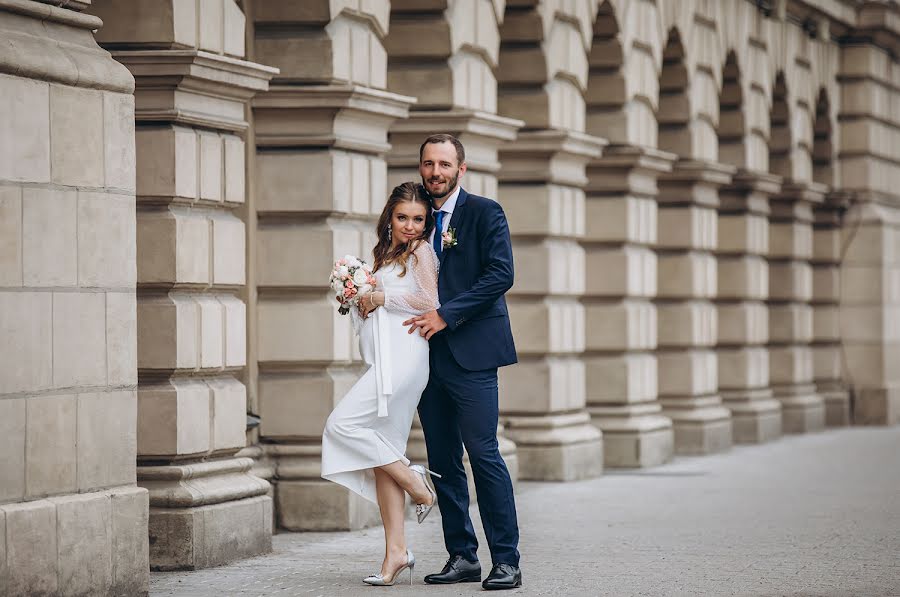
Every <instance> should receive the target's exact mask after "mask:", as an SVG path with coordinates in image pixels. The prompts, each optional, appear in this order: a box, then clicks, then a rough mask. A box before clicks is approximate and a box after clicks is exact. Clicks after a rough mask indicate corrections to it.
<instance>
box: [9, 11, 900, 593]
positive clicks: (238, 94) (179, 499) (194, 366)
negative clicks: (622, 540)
mask: <svg viewBox="0 0 900 597" xmlns="http://www.w3.org/2000/svg"><path fill="white" fill-rule="evenodd" d="M898 51H900V7H898V4H897V2H896V1H894V0H883V1H865V0H766V1H761V0H760V1H750V0H677V1H676V0H602V1H601V0H506V1H504V0H393V1H389V0H302V1H288V0H69V1H51V0H40V1H39V0H0V355H2V359H0V454H2V456H0V594H4V595H6V594H8V595H23V594H31V593H44V594H56V593H59V594H84V593H88V592H93V593H108V594H123V595H125V594H127V595H132V594H141V593H146V592H147V583H148V570H149V569H150V568H154V569H174V568H189V569H193V568H201V567H207V566H212V565H216V564H219V563H222V562H225V561H228V560H233V559H236V558H242V557H247V556H250V555H254V554H258V553H263V552H265V551H267V550H269V549H270V548H271V535H272V532H273V527H277V528H282V529H289V530H324V529H352V528H360V527H363V526H366V525H369V524H373V523H375V522H377V520H378V518H377V511H376V510H375V509H374V508H372V507H371V506H370V505H368V504H365V503H363V502H362V501H361V500H359V499H358V498H356V497H354V496H351V495H349V494H348V493H347V492H346V491H344V490H343V489H342V488H340V487H339V486H337V485H334V484H329V483H327V482H325V481H323V480H321V479H320V478H319V458H320V449H321V446H320V442H319V438H320V434H321V431H322V427H323V425H324V421H325V419H326V417H327V415H328V413H329V412H330V410H331V408H332V407H333V405H334V404H335V402H336V401H337V400H339V399H340V398H341V396H342V395H343V394H344V393H345V392H346V391H347V389H349V387H350V386H351V385H352V384H353V382H354V380H355V379H356V377H357V376H358V375H359V373H360V371H361V361H360V357H359V353H358V350H357V348H356V347H355V343H354V338H353V336H352V332H351V330H350V325H349V322H348V321H347V320H346V318H343V317H340V316H339V315H338V314H337V313H336V310H335V309H334V307H333V300H332V299H330V297H329V295H328V291H327V285H326V284H325V282H326V280H327V277H328V273H329V270H330V267H331V262H332V260H333V258H334V257H335V256H336V255H343V254H345V253H353V254H358V255H367V254H368V253H369V250H370V248H371V246H372V245H373V244H374V243H373V240H374V239H373V230H372V229H373V223H374V221H375V219H376V217H377V214H378V213H379V212H380V210H381V207H382V205H383V203H384V201H385V198H386V196H387V193H388V191H389V189H390V188H391V187H392V186H393V185H395V184H397V183H399V182H401V181H405V180H415V179H416V178H417V174H416V165H417V159H418V155H417V152H418V146H419V144H420V143H421V140H422V139H423V138H424V137H425V136H427V135H428V134H429V133H432V132H450V133H453V134H455V135H457V136H458V137H459V138H460V139H461V140H462V141H463V143H464V144H465V146H466V148H467V155H468V160H467V161H468V165H469V171H468V173H467V174H466V176H465V179H464V185H465V186H466V188H467V189H468V190H470V191H472V192H476V193H479V194H485V195H487V196H490V197H495V198H497V199H498V201H499V202H500V203H501V204H502V205H503V207H504V209H505V210H506V213H507V215H508V217H509V222H510V228H511V233H512V237H513V244H514V252H515V258H516V274H517V275H516V283H515V286H514V287H513V289H512V290H511V291H510V293H509V306H510V313H511V318H512V321H513V327H514V334H515V337H516V340H517V346H518V349H519V354H520V363H519V364H518V365H516V366H514V367H510V368H506V369H504V370H502V373H501V414H502V416H501V426H500V429H499V433H500V437H501V445H502V450H503V452H504V454H505V455H506V458H507V460H508V462H510V464H511V468H512V469H513V470H515V471H517V474H518V478H520V479H535V480H555V481H568V480H574V479H580V478H586V477H592V476H598V475H601V474H602V471H603V469H604V467H646V466H653V465H656V464H659V463H662V462H665V461H666V460H668V459H669V458H671V457H672V456H673V455H674V454H694V455H703V454H710V453H714V452H718V451H722V450H726V449H728V448H729V447H730V446H731V445H733V444H735V443H759V442H766V441H773V440H776V439H777V438H778V437H780V436H781V435H782V434H786V433H807V432H814V431H819V430H821V429H823V428H825V427H828V426H839V425H847V424H850V423H856V424H896V423H898V422H900V367H898V364H900V191H898V189H900V59H898V58H897V56H898ZM409 452H410V455H411V456H412V457H413V458H414V459H421V458H424V456H425V454H424V443H423V442H422V438H421V430H420V429H419V428H418V427H416V428H414V430H413V434H412V436H411V442H410V447H409Z"/></svg>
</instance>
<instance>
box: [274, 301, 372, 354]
mask: <svg viewBox="0 0 900 597" xmlns="http://www.w3.org/2000/svg"><path fill="white" fill-rule="evenodd" d="M335 305H336V303H335V301H334V299H333V298H331V297H328V298H326V297H322V298H321V299H319V300H304V299H299V298H284V299H282V298H274V297H273V298H266V299H261V300H260V301H259V311H258V313H259V328H258V330H259V331H258V334H259V360H260V361H264V362H265V361H269V362H283V361H333V360H336V361H342V360H350V359H351V358H352V351H351V342H354V340H353V339H352V330H351V329H350V318H349V316H348V317H342V316H340V315H338V312H337V308H336V307H335ZM307 338H316V339H317V340H316V342H308V341H307V340H306V339H307ZM354 343H355V342H354Z"/></svg>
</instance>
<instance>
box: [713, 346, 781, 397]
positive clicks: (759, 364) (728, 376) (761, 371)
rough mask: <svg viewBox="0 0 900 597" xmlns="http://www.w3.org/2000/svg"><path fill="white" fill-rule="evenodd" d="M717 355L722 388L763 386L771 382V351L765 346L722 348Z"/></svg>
mask: <svg viewBox="0 0 900 597" xmlns="http://www.w3.org/2000/svg"><path fill="white" fill-rule="evenodd" d="M717 355H718V363H719V373H718V379H719V387H720V388H722V389H735V388H739V389H747V388H762V387H765V386H766V384H768V383H769V353H768V351H767V350H766V349H765V348H754V347H749V346H748V347H741V348H733V349H725V348H720V349H719V350H718V351H717Z"/></svg>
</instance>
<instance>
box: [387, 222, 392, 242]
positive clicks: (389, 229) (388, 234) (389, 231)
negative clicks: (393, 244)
mask: <svg viewBox="0 0 900 597" xmlns="http://www.w3.org/2000/svg"><path fill="white" fill-rule="evenodd" d="M387 239H388V240H391V225H390V224H388V232H387Z"/></svg>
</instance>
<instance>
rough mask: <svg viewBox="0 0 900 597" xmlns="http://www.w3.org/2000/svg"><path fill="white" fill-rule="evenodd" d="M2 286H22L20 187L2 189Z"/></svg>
mask: <svg viewBox="0 0 900 597" xmlns="http://www.w3.org/2000/svg"><path fill="white" fill-rule="evenodd" d="M0 286H22V189H21V188H20V187H0Z"/></svg>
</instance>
